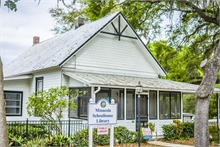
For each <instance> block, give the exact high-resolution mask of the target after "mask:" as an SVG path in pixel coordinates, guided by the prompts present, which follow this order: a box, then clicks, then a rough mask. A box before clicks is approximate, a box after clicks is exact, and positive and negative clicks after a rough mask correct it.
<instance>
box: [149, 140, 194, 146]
mask: <svg viewBox="0 0 220 147" xmlns="http://www.w3.org/2000/svg"><path fill="white" fill-rule="evenodd" d="M147 143H149V144H155V145H161V146H168V147H193V146H191V145H182V144H174V143H166V142H161V141H148V142H147Z"/></svg>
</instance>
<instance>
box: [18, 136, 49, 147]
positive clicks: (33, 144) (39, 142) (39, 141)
mask: <svg viewBox="0 0 220 147" xmlns="http://www.w3.org/2000/svg"><path fill="white" fill-rule="evenodd" d="M45 146H46V138H38V137H37V138H35V139H33V140H30V141H27V143H26V144H23V145H22V147H45Z"/></svg>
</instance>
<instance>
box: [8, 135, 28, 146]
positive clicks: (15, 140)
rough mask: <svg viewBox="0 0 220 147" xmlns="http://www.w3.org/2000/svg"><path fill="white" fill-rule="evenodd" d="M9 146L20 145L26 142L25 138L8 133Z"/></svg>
mask: <svg viewBox="0 0 220 147" xmlns="http://www.w3.org/2000/svg"><path fill="white" fill-rule="evenodd" d="M8 140H9V146H21V145H22V144H25V143H26V142H27V139H26V138H23V137H21V136H19V137H17V136H15V135H14V134H11V133H8Z"/></svg>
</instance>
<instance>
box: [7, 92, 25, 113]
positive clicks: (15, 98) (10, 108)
mask: <svg viewBox="0 0 220 147" xmlns="http://www.w3.org/2000/svg"><path fill="white" fill-rule="evenodd" d="M22 97H23V92H17V91H4V98H5V109H6V116H21V115H22V99H23V98H22Z"/></svg>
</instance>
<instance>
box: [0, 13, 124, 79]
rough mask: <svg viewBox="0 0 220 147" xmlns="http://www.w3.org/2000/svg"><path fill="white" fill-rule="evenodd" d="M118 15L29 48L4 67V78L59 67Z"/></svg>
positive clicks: (112, 15) (115, 14)
mask: <svg viewBox="0 0 220 147" xmlns="http://www.w3.org/2000/svg"><path fill="white" fill-rule="evenodd" d="M119 14H121V13H120V12H117V13H114V14H111V15H109V16H107V17H103V18H101V19H99V20H97V21H94V22H92V23H89V24H86V25H83V26H81V27H79V28H77V29H72V30H70V31H68V32H65V33H63V34H61V35H58V36H56V37H53V38H51V39H48V40H46V41H43V42H40V43H38V44H36V45H34V46H32V47H30V48H29V49H28V50H27V51H26V52H24V53H23V54H21V55H20V56H18V57H17V58H16V59H14V60H13V61H12V62H10V63H9V64H8V65H6V66H5V67H4V70H3V71H4V76H5V77H10V76H15V75H22V74H30V73H31V72H33V71H37V70H41V69H46V68H51V67H57V66H60V65H61V64H62V63H64V62H65V61H66V60H67V59H68V58H69V57H71V56H72V55H73V54H74V53H75V52H76V51H77V50H78V49H80V48H81V47H82V46H83V45H84V44H85V43H87V42H88V41H89V40H90V39H91V38H92V37H93V36H95V35H96V34H97V33H98V32H99V31H100V30H101V29H103V28H104V27H105V26H106V25H107V24H108V23H109V22H110V21H112V20H113V19H114V18H115V17H116V16H117V15H119Z"/></svg>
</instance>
